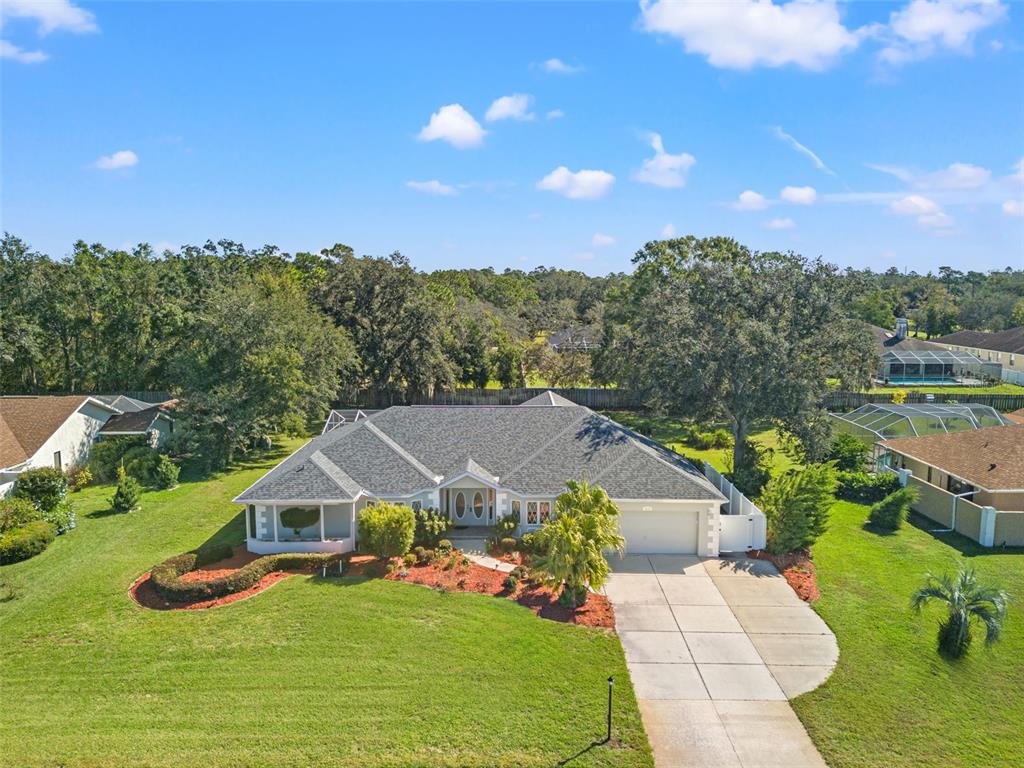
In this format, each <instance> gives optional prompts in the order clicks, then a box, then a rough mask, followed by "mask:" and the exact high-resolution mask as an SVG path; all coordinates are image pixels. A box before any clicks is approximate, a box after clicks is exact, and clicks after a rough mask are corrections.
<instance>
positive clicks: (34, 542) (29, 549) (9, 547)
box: [0, 520, 57, 565]
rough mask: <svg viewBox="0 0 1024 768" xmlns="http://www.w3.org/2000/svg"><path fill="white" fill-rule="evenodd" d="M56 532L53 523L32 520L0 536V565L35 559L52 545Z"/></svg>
mask: <svg viewBox="0 0 1024 768" xmlns="http://www.w3.org/2000/svg"><path fill="white" fill-rule="evenodd" d="M56 535H57V531H56V530H55V529H54V527H53V523H48V522H46V521H45V520H33V521H32V522H30V523H26V524H25V525H23V526H21V527H19V528H13V529H11V530H9V531H7V532H6V533H4V534H3V535H2V536H0V565H3V564H6V563H17V562H19V561H21V560H28V559H29V558H30V557H35V556H36V555H38V554H39V553H40V552H42V551H43V550H44V549H46V548H47V547H48V546H50V544H52V543H53V539H54V537H55V536H56Z"/></svg>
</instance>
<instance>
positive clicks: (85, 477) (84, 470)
mask: <svg viewBox="0 0 1024 768" xmlns="http://www.w3.org/2000/svg"><path fill="white" fill-rule="evenodd" d="M66 475H67V479H68V490H69V491H80V490H82V489H83V488H85V486H87V485H88V484H89V483H91V482H92V472H91V471H90V470H89V467H88V466H87V465H85V464H81V465H79V466H77V467H72V468H71V469H69V470H68V471H67V473H66Z"/></svg>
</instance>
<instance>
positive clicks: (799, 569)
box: [747, 549, 821, 603]
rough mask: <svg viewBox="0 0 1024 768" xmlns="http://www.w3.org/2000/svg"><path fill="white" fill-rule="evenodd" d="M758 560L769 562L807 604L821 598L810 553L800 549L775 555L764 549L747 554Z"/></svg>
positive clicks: (816, 574)
mask: <svg viewBox="0 0 1024 768" xmlns="http://www.w3.org/2000/svg"><path fill="white" fill-rule="evenodd" d="M747 554H748V555H749V556H750V557H755V558H757V559H758V560H767V561H768V562H770V563H771V564H772V565H774V566H775V567H776V568H778V569H779V573H781V574H782V576H783V578H785V580H786V582H787V583H788V584H789V586H791V587H792V588H793V591H794V592H796V594H797V597H799V598H800V599H801V600H803V601H804V602H807V603H813V602H814V601H815V600H817V599H818V598H819V597H821V590H820V589H818V573H817V571H816V570H815V568H814V561H813V560H812V559H811V553H810V551H808V550H806V549H798V550H796V551H795V552H789V553H788V554H785V555H773V554H771V553H770V552H766V551H765V550H763V549H755V550H751V551H750V552H748V553H747Z"/></svg>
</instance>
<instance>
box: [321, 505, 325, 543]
mask: <svg viewBox="0 0 1024 768" xmlns="http://www.w3.org/2000/svg"><path fill="white" fill-rule="evenodd" d="M320 541H326V539H325V538H324V505H323V504H321V505H320Z"/></svg>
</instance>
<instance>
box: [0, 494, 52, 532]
mask: <svg viewBox="0 0 1024 768" xmlns="http://www.w3.org/2000/svg"><path fill="white" fill-rule="evenodd" d="M41 519H42V513H41V512H40V511H39V510H38V509H36V508H35V506H34V505H33V504H32V502H31V501H29V500H28V499H19V498H17V497H13V498H9V499H0V534H3V533H6V532H7V531H10V530H13V529H14V528H21V527H22V526H24V525H28V524H29V523H31V522H33V521H34V520H41Z"/></svg>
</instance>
